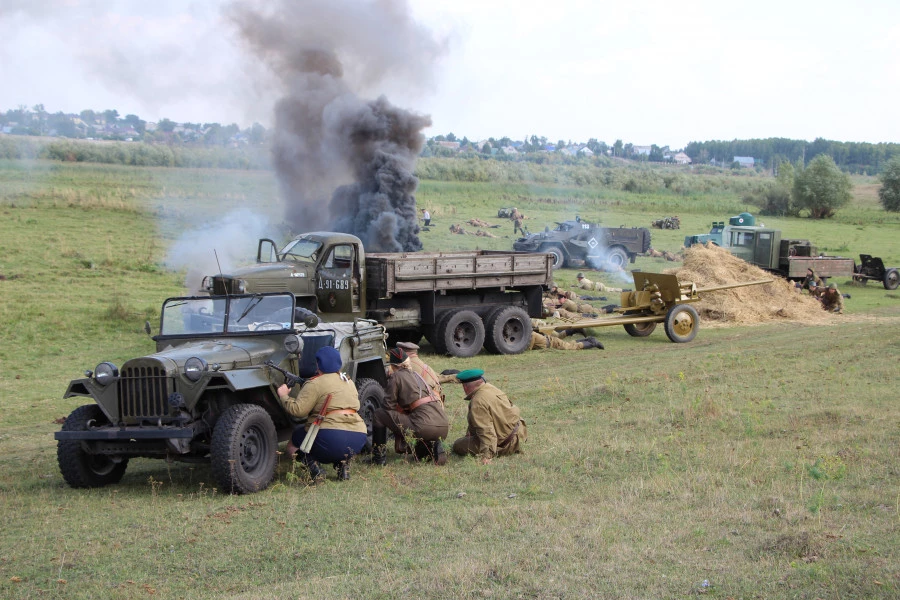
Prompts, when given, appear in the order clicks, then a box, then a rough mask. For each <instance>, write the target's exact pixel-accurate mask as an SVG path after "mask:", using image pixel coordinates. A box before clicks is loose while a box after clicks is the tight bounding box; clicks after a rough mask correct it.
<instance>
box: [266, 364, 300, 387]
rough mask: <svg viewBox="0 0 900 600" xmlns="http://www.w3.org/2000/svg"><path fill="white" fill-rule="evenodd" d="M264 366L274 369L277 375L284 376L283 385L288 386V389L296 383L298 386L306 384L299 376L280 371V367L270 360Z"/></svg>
mask: <svg viewBox="0 0 900 600" xmlns="http://www.w3.org/2000/svg"><path fill="white" fill-rule="evenodd" d="M264 364H265V365H266V366H267V367H270V368H272V369H275V370H276V371H278V372H279V373H281V374H282V375H284V385H286V386H288V388H292V387H294V386H295V385H297V384H298V383H299V384H300V385H303V384H304V383H306V379H304V378H303V377H300V376H299V375H294V374H293V373H291V372H290V371H285V370H284V369H282V368H281V367H279V366H278V365H276V364H275V363H274V362H272V361H271V360H267V361H266V362H265V363H264Z"/></svg>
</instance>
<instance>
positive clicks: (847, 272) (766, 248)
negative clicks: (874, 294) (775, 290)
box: [684, 213, 856, 280]
mask: <svg viewBox="0 0 900 600" xmlns="http://www.w3.org/2000/svg"><path fill="white" fill-rule="evenodd" d="M707 242H712V243H713V244H715V245H717V246H721V247H723V248H726V249H727V250H728V251H729V252H731V253H732V254H734V255H735V256H737V257H740V258H742V259H743V260H745V261H747V262H748V263H750V264H753V265H756V266H757V267H760V268H761V269H765V270H766V271H771V272H773V273H777V274H778V275H781V276H782V277H785V278H787V279H791V280H799V279H803V278H804V277H806V270H807V269H810V268H811V269H815V271H816V273H817V274H818V275H819V276H820V277H822V278H823V279H826V280H827V279H828V278H829V277H847V278H850V277H852V276H853V274H854V272H855V269H856V263H855V261H854V260H853V259H852V258H844V257H842V256H825V255H824V254H819V252H818V250H817V248H816V247H815V246H813V245H812V244H811V243H810V241H809V240H803V239H795V238H783V237H782V236H781V231H780V230H778V229H773V228H771V227H765V226H763V225H757V224H756V219H755V217H753V215H751V214H750V213H741V214H740V215H737V216H735V217H731V219H729V221H728V224H727V225H726V224H725V222H723V221H720V222H716V223H713V225H712V228H711V229H710V232H709V233H705V234H700V235H689V236H687V237H686V238H685V240H684V245H685V246H686V247H690V246H692V245H694V244H704V243H707Z"/></svg>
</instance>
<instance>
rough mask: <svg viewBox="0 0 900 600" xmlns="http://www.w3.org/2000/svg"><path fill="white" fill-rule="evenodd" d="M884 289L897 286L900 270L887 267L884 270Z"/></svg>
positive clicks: (899, 281) (894, 288)
mask: <svg viewBox="0 0 900 600" xmlns="http://www.w3.org/2000/svg"><path fill="white" fill-rule="evenodd" d="M882 283H884V289H886V290H896V289H897V286H898V285H900V272H898V271H897V269H888V270H887V271H885V272H884V281H883V282H882Z"/></svg>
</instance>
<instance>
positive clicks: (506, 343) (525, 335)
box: [484, 306, 531, 354]
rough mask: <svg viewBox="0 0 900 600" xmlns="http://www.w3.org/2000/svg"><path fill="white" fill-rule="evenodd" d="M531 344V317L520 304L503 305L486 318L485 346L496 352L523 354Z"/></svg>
mask: <svg viewBox="0 0 900 600" xmlns="http://www.w3.org/2000/svg"><path fill="white" fill-rule="evenodd" d="M530 344H531V317H529V316H528V313H527V312H525V310H524V309H523V308H521V307H518V306H503V307H500V308H497V309H495V310H494V311H492V312H491V313H490V314H489V315H488V318H487V319H485V336H484V346H485V348H487V349H488V351H489V352H493V353H494V354H521V353H522V352H525V350H527V349H528V346H529V345H530Z"/></svg>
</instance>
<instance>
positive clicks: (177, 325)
mask: <svg viewBox="0 0 900 600" xmlns="http://www.w3.org/2000/svg"><path fill="white" fill-rule="evenodd" d="M293 314H294V299H293V296H291V295H290V294H253V295H244V296H215V297H212V298H209V297H207V298H169V299H168V300H166V301H165V303H163V308H162V322H161V324H160V335H164V336H166V335H209V334H226V333H227V334H231V333H256V332H268V331H290V330H292V329H293V326H294V322H293Z"/></svg>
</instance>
